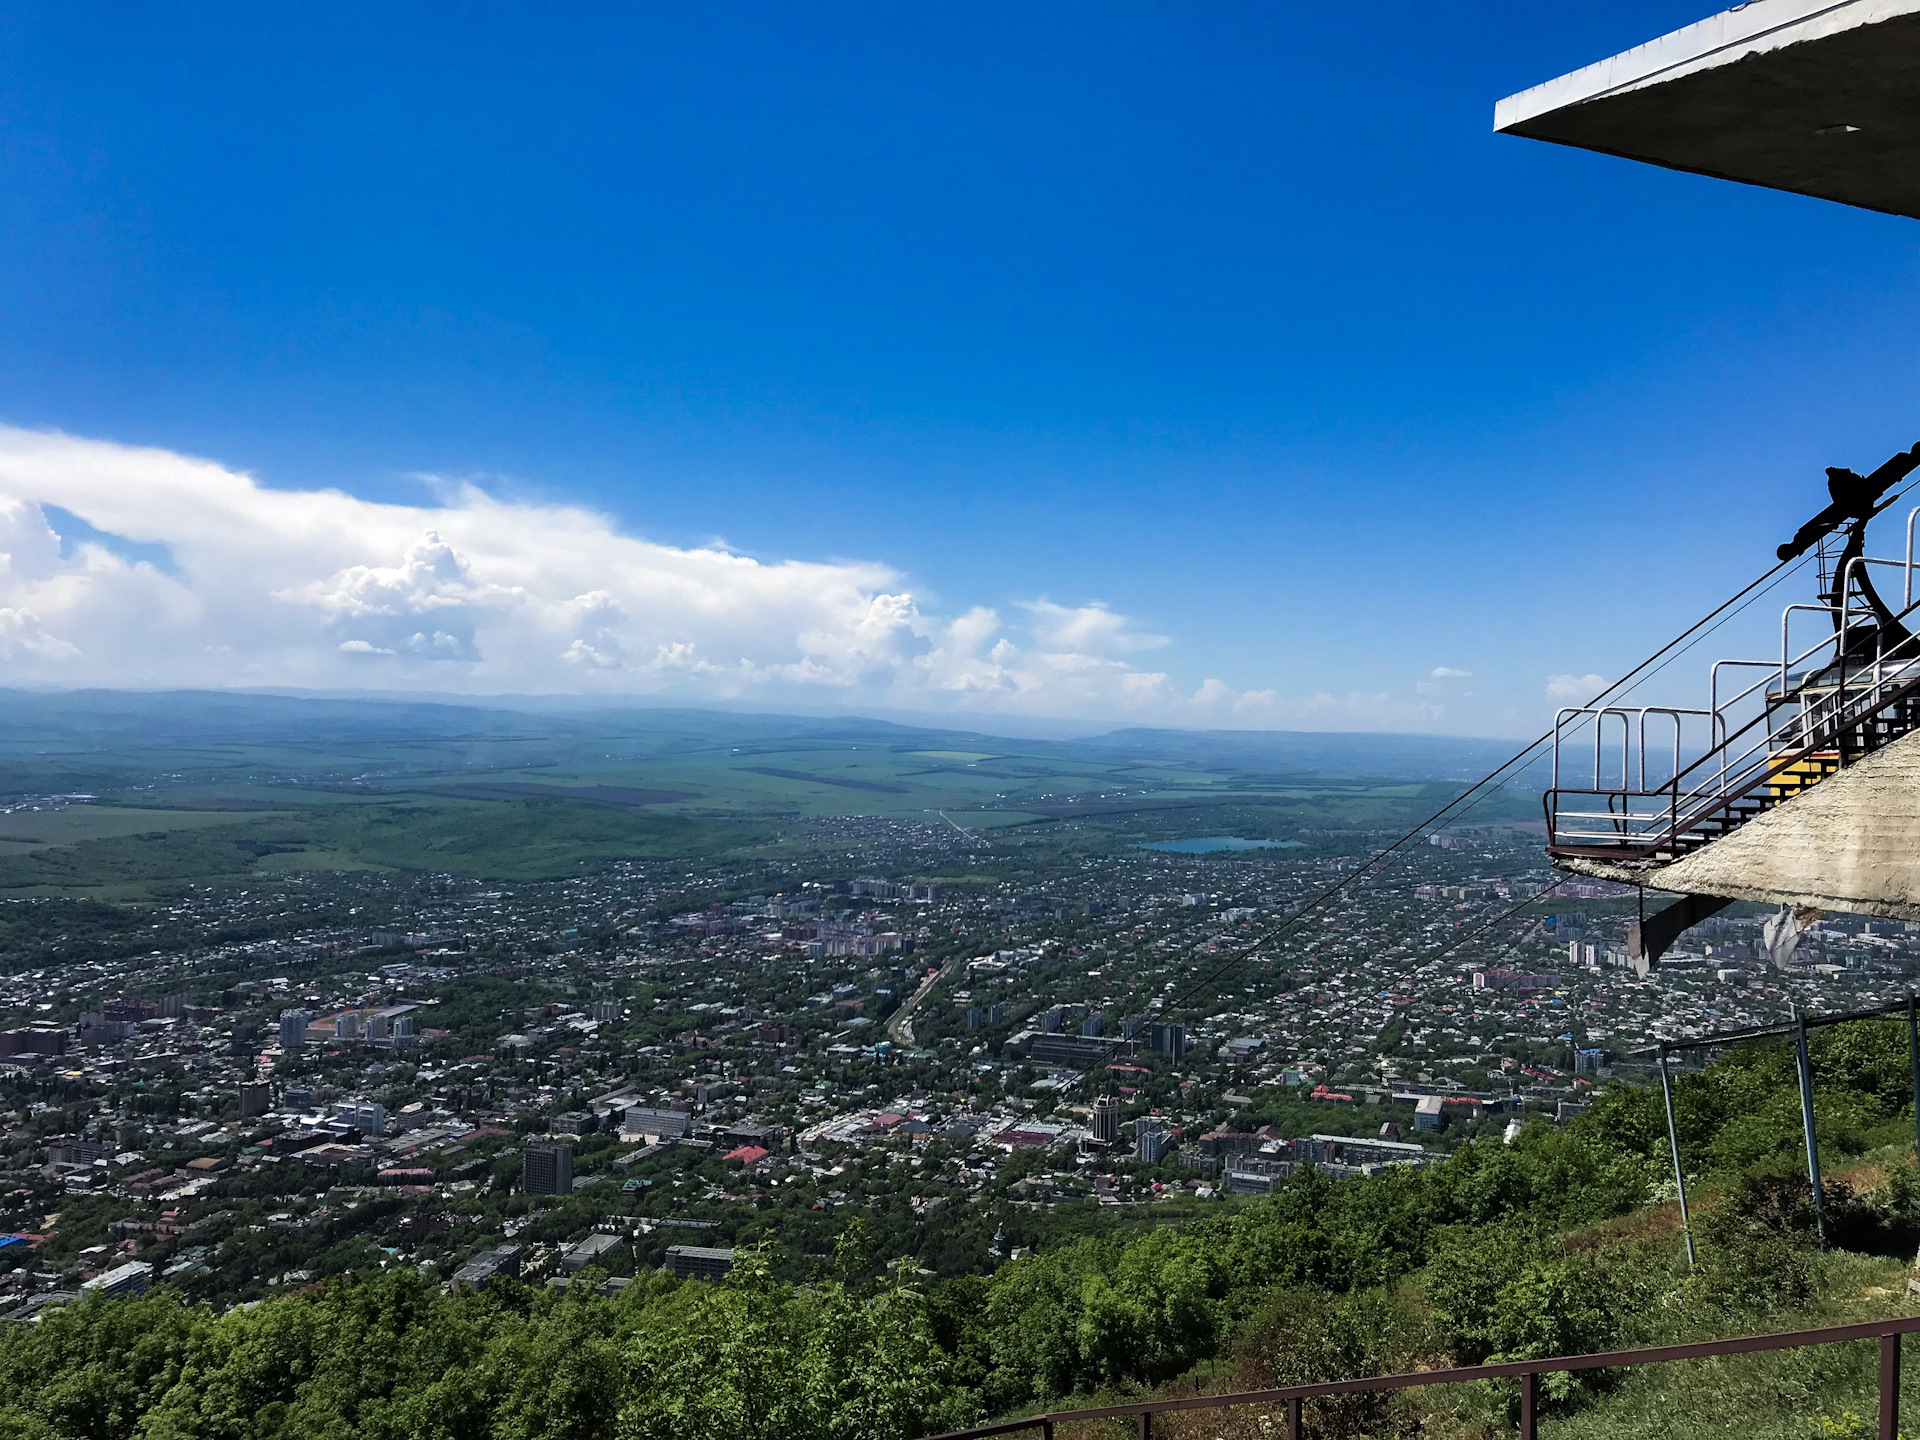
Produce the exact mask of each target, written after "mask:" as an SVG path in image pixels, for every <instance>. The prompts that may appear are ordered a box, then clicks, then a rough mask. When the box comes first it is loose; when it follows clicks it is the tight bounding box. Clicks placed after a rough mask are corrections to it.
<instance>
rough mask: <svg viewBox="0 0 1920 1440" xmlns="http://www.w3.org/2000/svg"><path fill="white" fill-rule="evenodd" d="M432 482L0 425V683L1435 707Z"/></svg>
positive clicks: (1115, 615) (871, 566)
mask: <svg viewBox="0 0 1920 1440" xmlns="http://www.w3.org/2000/svg"><path fill="white" fill-rule="evenodd" d="M435 494H436V503H432V504H425V505H401V504H391V503H382V502H375V501H370V500H363V499H360V498H358V497H356V496H353V495H350V494H347V493H345V492H344V491H340V490H308V491H290V490H276V489H272V488H269V487H268V486H266V485H263V484H261V483H260V482H258V481H257V480H255V479H254V478H253V477H251V476H249V475H245V474H242V473H239V472H237V471H234V470H231V469H228V468H227V467H225V466H222V465H220V464H218V463H215V462H213V461H209V460H204V459H197V458H194V457H190V456H185V455H180V454H176V453H173V452H170V451H165V450H158V449H143V448H138V447H134V446H127V445H119V444H114V443H111V442H106V441H99V440H88V439H83V438H77V437H74V436H69V435H62V434H57V433H49V432H42V431H30V430H24V429H17V428H10V427H5V426H0V661H4V662H5V666H6V672H5V683H12V684H50V685H107V686H120V687H153V686H205V687H227V686H285V687H305V688H316V689H318V688H326V689H354V688H366V689H378V690H402V689H407V688H419V689H422V690H432V691H442V692H456V693H468V694H476V695H484V694H490V693H492V694H499V693H509V692H513V693H535V694H538V693H547V694H559V693H600V694H618V695H632V696H635V697H662V698H665V697H672V698H674V699H676V700H683V701H693V702H697V701H699V700H703V699H705V700H740V701H748V702H752V703H756V704H762V705H766V706H768V707H769V708H776V707H779V706H783V705H785V706H794V707H796V708H805V707H812V708H821V707H832V708H835V709H848V710H852V709H858V708H861V707H870V708H876V709H886V710H896V711H911V710H920V711H928V712H938V711H940V710H960V711H973V712H1003V713H1024V714H1034V715H1056V716H1081V717H1090V718H1093V717H1097V718H1100V719H1104V720H1111V721H1113V722H1114V723H1116V724H1124V723H1158V724H1187V725H1193V724H1199V725H1228V726H1234V727H1241V728H1268V727H1273V726H1302V727H1306V728H1316V729H1318V728H1354V729H1419V728H1428V727H1430V726H1431V725H1433V724H1434V723H1436V722H1437V721H1438V720H1439V719H1440V717H1441V715H1442V713H1443V712H1442V711H1441V710H1440V709H1439V708H1438V707H1437V706H1436V705H1433V704H1431V703H1425V702H1422V701H1420V700H1418V699H1413V700H1409V699H1402V698H1396V697H1393V696H1389V695H1386V694H1367V693H1359V692H1354V693H1349V694H1344V695H1332V694H1312V695H1308V696H1306V697H1305V698H1300V699H1289V698H1286V697H1283V696H1281V695H1280V694H1278V693H1277V692H1275V691H1272V690H1263V689H1252V690H1236V689H1234V688H1233V687H1231V686H1228V685H1226V684H1224V683H1222V682H1221V681H1219V680H1213V679H1209V680H1206V681H1205V682H1204V683H1202V684H1201V685H1200V686H1199V687H1198V688H1197V689H1194V688H1192V687H1191V685H1190V684H1189V685H1187V686H1182V685H1179V684H1176V683H1175V681H1174V679H1173V678H1172V677H1171V676H1170V675H1169V674H1167V673H1164V672H1162V671H1160V670H1153V669H1147V668H1144V667H1143V666H1142V665H1141V664H1140V657H1141V656H1142V655H1143V654H1145V653H1146V652H1151V651H1159V650H1162V649H1165V648H1167V647H1168V646H1169V645H1170V644H1171V641H1170V640H1169V638H1168V637H1167V636H1165V635H1160V634H1155V633H1152V632H1151V631H1149V630H1147V629H1144V628H1142V627H1141V626H1140V625H1139V624H1138V623H1137V622H1136V621H1134V620H1133V619H1132V618H1131V617H1129V616H1127V615H1124V614H1121V613H1120V612H1118V611H1116V610H1114V609H1112V608H1111V607H1110V606H1108V605H1106V604H1104V603H1102V602H1099V601H1092V602H1089V603H1085V604H1077V605H1076V604H1063V603H1060V602H1058V601H1055V600H1053V599H1049V598H1045V597H1042V598H1038V599H1017V598H1016V599H1013V600H1011V601H1009V602H1007V603H1006V604H1005V605H1003V606H1002V607H1000V608H995V607H992V606H987V605H976V606H973V607H971V608H968V609H964V610H961V611H960V612H959V613H957V614H939V613H934V612H933V611H930V610H929V609H926V608H923V605H922V602H921V600H919V599H917V598H916V596H915V594H914V591H913V588H912V587H911V586H910V585H909V584H908V582H907V580H906V577H904V576H903V575H902V574H900V573H899V572H898V571H897V570H896V569H894V568H893V567H892V566H889V565H887V564H885V563H884V562H881V561H835V562H831V563H826V562H814V561H802V560H760V559H755V558H752V557H749V556H745V555H741V554H738V553H735V552H734V551H732V550H730V549H729V548H727V547H726V546H725V545H724V544H721V543H719V542H714V543H710V544H707V545H702V546H693V547H677V546H671V545H662V544H658V543H655V542H653V541H649V540H646V539H643V538H640V537H638V536H634V535H631V534H626V533H623V532H622V531H621V529H620V528H619V527H618V526H617V525H616V524H615V523H614V522H613V521H612V520H611V519H610V518H609V517H607V516H606V515H603V514H600V513H598V512H596V511H593V510H590V509H587V508H585V507H582V506H577V505H569V504H565V503H557V502H548V501H528V500H511V499H502V498H499V497H496V496H493V495H489V494H487V493H485V492H483V491H481V490H479V489H477V488H474V487H472V486H464V485H458V484H445V483H442V484H439V485H438V486H437V487H436V491H435ZM1009 616H1011V623H1009V619H1008V617H1009ZM1433 677H1435V678H1443V679H1455V678H1465V672H1459V671H1450V670H1448V669H1446V668H1445V667H1442V668H1440V669H1437V670H1435V671H1434V672H1433ZM1559 678H1561V677H1556V681H1557V680H1558V679H1559ZM1593 683H1596V684H1597V681H1595V682H1593ZM1416 688H1417V687H1416Z"/></svg>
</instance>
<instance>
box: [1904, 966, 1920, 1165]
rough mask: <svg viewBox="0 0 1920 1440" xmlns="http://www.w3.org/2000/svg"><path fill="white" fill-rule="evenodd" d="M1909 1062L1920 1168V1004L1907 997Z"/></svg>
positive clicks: (1916, 1161) (1915, 1154)
mask: <svg viewBox="0 0 1920 1440" xmlns="http://www.w3.org/2000/svg"><path fill="white" fill-rule="evenodd" d="M1907 1060H1908V1062H1909V1063H1910V1064H1911V1065H1912V1067H1913V1163H1914V1164H1915V1165H1917V1166H1920V1002H1916V1000H1915V998H1914V997H1913V996H1912V995H1909V996H1907Z"/></svg>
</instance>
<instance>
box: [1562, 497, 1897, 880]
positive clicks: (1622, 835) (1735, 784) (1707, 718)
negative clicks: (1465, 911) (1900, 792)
mask: <svg viewBox="0 0 1920 1440" xmlns="http://www.w3.org/2000/svg"><path fill="white" fill-rule="evenodd" d="M1916 513H1920V512H1916ZM1872 563H1881V564H1895V565H1900V564H1902V563H1903V562H1898V561H1884V562H1872ZM1904 565H1905V568H1907V569H1908V571H1909V573H1910V574H1911V572H1912V569H1913V561H1912V558H1911V557H1909V559H1908V560H1907V561H1906V562H1904ZM1910 593H1911V582H1909V594H1910ZM1791 608H1792V609H1797V610H1807V609H1819V608H1824V607H1809V606H1795V607H1791ZM1915 610H1920V605H1917V604H1912V603H1910V604H1909V605H1908V608H1907V610H1906V611H1904V612H1902V614H1901V616H1900V617H1899V618H1900V619H1902V620H1904V619H1905V618H1906V617H1907V616H1909V615H1911V614H1912V613H1913V612H1914V611H1915ZM1883 613H1884V612H1883ZM1787 618H1791V617H1790V616H1789V617H1787ZM1837 619H1838V623H1837V624H1835V625H1834V626H1833V633H1832V634H1830V635H1823V637H1822V638H1821V640H1820V641H1819V642H1817V643H1816V644H1815V645H1813V646H1812V647H1810V648H1809V649H1808V650H1807V651H1805V652H1804V653H1803V654H1801V655H1798V656H1791V655H1789V654H1788V653H1787V649H1786V645H1785V642H1784V639H1783V643H1782V652H1781V658H1780V659H1779V660H1778V661H1777V662H1776V661H1733V660H1722V661H1719V662H1717V663H1716V664H1715V665H1714V667H1713V672H1712V679H1711V681H1710V685H1709V695H1710V700H1709V705H1708V707H1707V708H1706V709H1701V710H1684V709H1675V708H1671V707H1660V706H1645V707H1625V706H1600V707H1582V708H1572V707H1570V708H1568V709H1566V710H1563V711H1561V712H1560V715H1559V717H1558V718H1557V720H1556V723H1555V730H1554V754H1553V767H1554V768H1553V784H1552V788H1551V789H1549V790H1548V792H1547V794H1546V797H1545V809H1546V819H1547V838H1548V846H1547V851H1548V854H1549V856H1551V857H1552V858H1553V860H1554V861H1555V862H1556V863H1557V864H1559V865H1561V867H1562V868H1565V869H1572V870H1581V871H1589V873H1599V871H1598V870H1590V866H1592V865H1598V866H1599V867H1601V868H1602V869H1605V868H1610V867H1612V866H1615V865H1622V864H1624V865H1628V866H1632V867H1635V868H1637V869H1641V870H1644V869H1645V868H1646V867H1649V866H1652V867H1658V866H1661V865H1665V864H1669V863H1672V862H1673V861H1676V860H1680V859H1682V858H1684V857H1685V856H1687V855H1690V854H1692V853H1694V852H1696V851H1698V850H1700V849H1701V848H1702V847H1704V846H1707V845H1710V844H1712V843H1713V842H1714V841H1716V840H1718V839H1720V838H1722V837H1723V836H1726V835H1728V834H1731V833H1732V832H1733V831H1735V830H1737V829H1739V828H1740V827H1741V826H1742V825H1745V824H1746V823H1747V822H1748V821H1750V820H1752V819H1754V818H1755V817H1756V816H1758V815H1763V814H1765V813H1766V812H1767V811H1769V810H1771V809H1774V808H1775V807H1777V806H1779V805H1783V804H1786V803H1787V802H1789V801H1791V800H1792V799H1794V798H1795V797H1796V796H1799V795H1802V794H1804V793H1806V792H1807V791H1808V790H1809V789H1811V788H1812V787H1813V786H1815V785H1818V784H1819V783H1820V782H1821V781H1822V780H1825V779H1826V778H1828V777H1829V776H1831V775H1833V774H1835V773H1837V772H1838V771H1840V770H1841V769H1843V768H1845V767H1846V766H1848V765H1850V764H1852V763H1853V762H1854V761H1856V760H1859V759H1860V758H1862V757H1863V756H1866V755H1870V754H1872V753H1874V752H1875V751H1877V750H1880V749H1883V748H1884V747H1885V746H1887V745H1889V744H1891V743H1892V742H1893V741H1895V740H1897V739H1899V738H1900V737H1901V736H1903V735H1906V734H1909V733H1911V732H1912V731H1913V730H1915V729H1920V638H1917V637H1915V636H1914V635H1913V634H1912V633H1910V632H1909V631H1908V630H1907V629H1906V628H1905V627H1904V626H1901V625H1894V626H1891V627H1882V626H1880V625H1878V624H1877V623H1876V621H1875V618H1874V617H1873V616H1872V615H1870V614H1867V613H1864V612H1861V611H1856V610H1854V609H1852V608H1851V607H1849V609H1848V611H1847V612H1846V613H1845V614H1843V615H1840V616H1838V617H1837ZM1785 633H1786V625H1785V620H1784V619H1783V626H1782V634H1783V636H1784V635H1785ZM1740 666H1745V667H1750V668H1762V669H1764V670H1765V671H1766V672H1767V673H1766V674H1765V675H1764V676H1763V677H1762V678H1761V679H1760V680H1758V681H1756V682H1755V683H1754V684H1752V685H1750V686H1748V687H1747V688H1745V689H1744V690H1741V691H1740V692H1739V693H1738V694H1735V695H1733V696H1731V697H1730V698H1729V699H1727V700H1725V701H1721V700H1720V699H1719V698H1718V690H1719V688H1720V686H1721V684H1722V683H1723V681H1722V679H1721V675H1720V672H1721V670H1722V669H1723V668H1728V667H1740ZM1650 725H1652V726H1654V727H1656V729H1657V731H1658V733H1657V736H1656V739H1657V740H1658V741H1660V742H1662V743H1659V744H1656V745H1652V746H1650V744H1649V736H1648V730H1649V726H1650ZM1668 727H1670V728H1668ZM1669 735H1670V737H1671V743H1670V745H1669V744H1666V743H1664V742H1665V741H1666V740H1667V739H1668V736H1669ZM1683 742H1685V743H1683ZM1576 745H1577V746H1578V747H1579V748H1580V749H1581V751H1582V752H1583V753H1582V756H1581V759H1580V761H1579V763H1580V764H1581V765H1582V766H1583V768H1584V766H1585V764H1586V755H1585V753H1584V752H1585V751H1586V750H1587V749H1588V747H1590V748H1591V765H1592V774H1591V783H1590V784H1587V785H1580V786H1574V785H1567V784H1563V783H1562V781H1563V773H1564V771H1565V770H1567V769H1570V768H1571V763H1572V755H1573V751H1574V749H1575V747H1576ZM1689 751H1693V752H1695V753H1694V754H1693V758H1691V759H1689V758H1688V752H1689ZM1650 770H1651V771H1652V772H1654V773H1655V774H1662V773H1663V774H1664V775H1665V776H1666V778H1665V779H1664V780H1659V779H1651V780H1650V778H1649V773H1650ZM1616 775H1617V777H1618V782H1619V783H1617V784H1616V783H1611V782H1612V780H1613V779H1614V777H1615V776H1616ZM1583 862H1586V863H1583Z"/></svg>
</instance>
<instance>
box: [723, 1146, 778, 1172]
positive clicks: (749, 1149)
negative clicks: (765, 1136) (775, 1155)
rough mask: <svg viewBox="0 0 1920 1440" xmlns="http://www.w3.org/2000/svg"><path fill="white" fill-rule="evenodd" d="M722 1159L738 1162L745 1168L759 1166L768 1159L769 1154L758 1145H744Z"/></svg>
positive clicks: (729, 1152)
mask: <svg viewBox="0 0 1920 1440" xmlns="http://www.w3.org/2000/svg"><path fill="white" fill-rule="evenodd" d="M722 1158H723V1159H727V1160H738V1161H739V1162H740V1164H741V1165H742V1166H743V1167H744V1166H748V1165H758V1164H759V1163H760V1162H761V1161H762V1160H764V1159H766V1158H767V1152H766V1151H764V1150H762V1149H761V1148H760V1147H759V1146H758V1145H742V1146H741V1147H740V1148H739V1149H738V1150H729V1151H728V1152H727V1153H726V1155H725V1156H723V1157H722Z"/></svg>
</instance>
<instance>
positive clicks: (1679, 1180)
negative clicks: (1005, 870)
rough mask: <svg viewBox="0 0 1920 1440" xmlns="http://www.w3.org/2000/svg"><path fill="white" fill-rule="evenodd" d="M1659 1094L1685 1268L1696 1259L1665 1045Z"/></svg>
mask: <svg viewBox="0 0 1920 1440" xmlns="http://www.w3.org/2000/svg"><path fill="white" fill-rule="evenodd" d="M1660 1095H1661V1098H1662V1099H1664V1100H1665V1101H1666V1102H1667V1143H1668V1144H1669V1145H1671V1146H1672V1147H1673V1183H1674V1188H1675V1189H1677V1190H1678V1191H1679V1192H1680V1233H1681V1234H1682V1235H1684V1236H1685V1237H1686V1241H1687V1268H1688V1269H1689V1270H1691V1269H1692V1268H1693V1267H1694V1265H1695V1263H1696V1259H1695V1256H1694V1253H1693V1224H1692V1222H1691V1221H1690V1220H1689V1219H1688V1218H1687V1176H1686V1172H1685V1171H1683V1170H1682V1169H1681V1168H1680V1130H1679V1127H1677V1126H1676V1125H1675V1124H1674V1123H1673V1081H1672V1080H1670V1079H1668V1078H1667V1047H1666V1046H1664V1045H1662V1046H1661V1047H1660Z"/></svg>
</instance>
